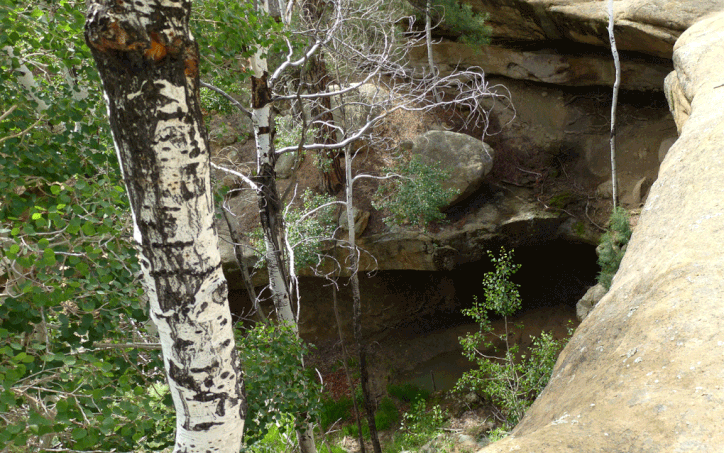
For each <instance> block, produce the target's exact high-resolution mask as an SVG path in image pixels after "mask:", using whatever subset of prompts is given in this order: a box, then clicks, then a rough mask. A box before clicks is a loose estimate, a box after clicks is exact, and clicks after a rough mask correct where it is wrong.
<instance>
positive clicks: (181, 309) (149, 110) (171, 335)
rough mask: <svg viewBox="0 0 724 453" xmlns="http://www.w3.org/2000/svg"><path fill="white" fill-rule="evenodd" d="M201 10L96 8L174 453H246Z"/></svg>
mask: <svg viewBox="0 0 724 453" xmlns="http://www.w3.org/2000/svg"><path fill="white" fill-rule="evenodd" d="M190 11H191V1H190V0H179V1H177V2H159V1H154V0H136V1H133V2H125V3H120V2H110V1H107V0H92V1H91V2H90V5H89V9H88V13H87V23H86V30H85V36H86V42H87V43H88V46H89V47H90V49H91V51H92V53H93V57H94V59H95V61H96V64H97V65H98V69H99V72H100V75H101V80H102V81H103V89H104V92H105V95H106V100H107V103H108V112H109V118H110V123H111V130H112V132H113V139H114V142H115V145H116V150H117V153H118V159H119V161H120V164H121V169H122V171H123V179H124V182H125V184H126V189H127V191H128V196H129V199H130V204H131V212H132V214H133V221H134V238H135V240H136V241H137V242H138V246H139V249H140V252H141V266H142V270H143V278H144V282H145V285H146V293H147V296H148V298H149V301H150V312H151V317H152V318H153V320H154V322H155V323H156V326H157V327H158V333H159V337H160V342H161V347H162V352H163V359H164V365H165V369H166V375H167V378H168V384H169V388H170V391H171V395H172V397H173V401H174V406H175V408H176V445H175V447H174V452H206V451H213V452H228V453H232V452H233V453H236V452H238V451H239V448H240V444H241V438H242V434H243V429H244V417H245V411H246V409H245V406H246V404H245V398H244V388H243V381H242V373H241V370H240V365H239V359H238V356H237V354H236V351H235V349H234V346H235V345H234V335H233V330H232V322H231V314H230V312H229V306H228V301H227V284H226V280H225V279H224V276H223V273H222V271H221V263H220V256H219V251H218V250H219V249H218V237H217V234H216V230H215V229H214V216H213V212H214V211H213V194H212V191H211V183H210V171H209V147H208V137H207V134H206V129H205V128H204V125H203V120H202V116H201V108H200V105H199V78H198V76H199V74H198V64H199V55H198V47H197V44H196V42H195V41H194V39H193V37H192V36H191V34H190V32H189V28H188V21H189V15H190Z"/></svg>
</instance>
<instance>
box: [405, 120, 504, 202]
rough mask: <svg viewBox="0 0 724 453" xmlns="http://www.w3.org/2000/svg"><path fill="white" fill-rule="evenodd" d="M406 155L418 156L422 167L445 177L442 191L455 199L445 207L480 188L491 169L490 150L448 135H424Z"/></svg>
mask: <svg viewBox="0 0 724 453" xmlns="http://www.w3.org/2000/svg"><path fill="white" fill-rule="evenodd" d="M410 152H412V153H413V154H416V155H419V156H420V158H421V159H422V161H423V162H425V163H426V164H428V165H433V166H436V167H439V168H440V169H442V170H445V171H447V172H448V173H449V178H448V179H447V180H446V181H445V182H444V183H443V188H445V189H455V192H456V195H454V196H452V197H451V198H450V200H449V202H448V204H447V206H451V205H455V204H457V203H459V202H460V201H462V200H463V199H465V198H466V197H468V196H469V195H471V194H472V193H473V192H475V190H477V189H478V188H479V187H480V185H481V184H482V183H483V179H484V178H485V176H487V175H488V173H490V171H491V170H492V169H493V159H494V156H495V153H494V151H493V149H492V148H491V147H490V146H489V145H488V144H487V143H485V142H483V141H482V140H480V139H477V138H475V137H471V136H469V135H465V134H460V133H457V132H450V131H429V132H426V133H425V134H423V135H421V136H419V137H417V138H416V139H415V140H414V142H413V143H412V147H411V150H410ZM447 206H446V207H447ZM442 209H443V210H444V209H445V207H443V208H442Z"/></svg>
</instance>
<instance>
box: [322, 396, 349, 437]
mask: <svg viewBox="0 0 724 453" xmlns="http://www.w3.org/2000/svg"><path fill="white" fill-rule="evenodd" d="M351 408H352V399H351V398H349V397H346V396H343V397H342V398H340V399H339V400H336V401H335V400H333V399H324V400H322V408H321V412H320V416H319V423H320V425H321V426H322V430H323V431H327V430H328V429H329V428H330V427H331V426H332V425H334V424H335V423H336V422H337V421H340V420H347V419H348V418H349V417H350V415H351V413H350V409H351Z"/></svg>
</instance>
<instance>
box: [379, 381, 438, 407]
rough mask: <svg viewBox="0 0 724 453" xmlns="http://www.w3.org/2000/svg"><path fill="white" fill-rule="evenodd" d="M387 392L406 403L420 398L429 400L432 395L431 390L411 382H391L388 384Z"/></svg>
mask: <svg viewBox="0 0 724 453" xmlns="http://www.w3.org/2000/svg"><path fill="white" fill-rule="evenodd" d="M387 393H389V395H390V396H392V397H393V398H397V399H398V400H400V401H402V402H404V403H412V402H415V401H417V400H419V399H422V400H427V399H428V398H429V397H430V391H429V390H427V389H423V388H421V387H418V386H416V385H415V384H411V383H409V382H406V383H404V384H400V385H395V384H390V385H388V386H387Z"/></svg>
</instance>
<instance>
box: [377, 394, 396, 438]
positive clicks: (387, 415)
mask: <svg viewBox="0 0 724 453" xmlns="http://www.w3.org/2000/svg"><path fill="white" fill-rule="evenodd" d="M399 419H400V413H399V412H398V410H397V406H395V403H394V402H393V401H392V400H391V399H390V398H383V399H382V401H381V402H380V406H379V407H378V408H377V412H376V413H375V426H377V429H378V430H380V431H387V430H388V429H390V428H392V427H393V426H395V425H396V424H397V422H398V421H399Z"/></svg>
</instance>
